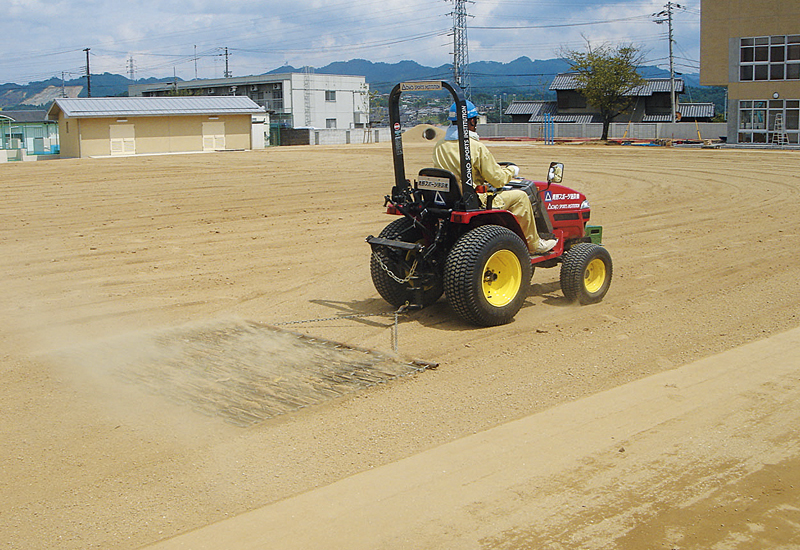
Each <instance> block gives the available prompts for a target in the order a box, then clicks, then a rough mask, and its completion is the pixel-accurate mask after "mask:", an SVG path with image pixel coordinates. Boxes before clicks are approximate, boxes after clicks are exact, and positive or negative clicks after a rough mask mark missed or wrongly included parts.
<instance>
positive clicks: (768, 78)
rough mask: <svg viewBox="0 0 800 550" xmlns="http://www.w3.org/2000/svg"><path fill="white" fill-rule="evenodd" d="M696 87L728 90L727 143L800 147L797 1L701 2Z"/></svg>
mask: <svg viewBox="0 0 800 550" xmlns="http://www.w3.org/2000/svg"><path fill="white" fill-rule="evenodd" d="M701 13H702V15H701V23H700V28H701V31H700V82H701V84H704V85H709V86H727V88H728V141H729V142H731V143H780V144H789V145H798V143H800V0H763V1H759V2H753V1H752V0H702V3H701Z"/></svg>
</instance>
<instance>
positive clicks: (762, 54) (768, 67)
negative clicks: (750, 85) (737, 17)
mask: <svg viewBox="0 0 800 550" xmlns="http://www.w3.org/2000/svg"><path fill="white" fill-rule="evenodd" d="M739 80H740V81H742V82H748V81H756V80H800V35H783V36H760V37H755V38H741V39H740V41H739Z"/></svg>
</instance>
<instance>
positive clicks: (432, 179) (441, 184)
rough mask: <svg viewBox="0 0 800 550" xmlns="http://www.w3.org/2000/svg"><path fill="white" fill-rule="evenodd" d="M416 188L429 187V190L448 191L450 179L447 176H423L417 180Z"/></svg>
mask: <svg viewBox="0 0 800 550" xmlns="http://www.w3.org/2000/svg"><path fill="white" fill-rule="evenodd" d="M417 189H429V190H431V191H444V192H445V193H447V192H448V191H450V180H449V179H447V178H437V177H436V176H425V177H424V178H420V179H419V181H418V182H417Z"/></svg>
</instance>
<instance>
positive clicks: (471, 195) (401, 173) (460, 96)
mask: <svg viewBox="0 0 800 550" xmlns="http://www.w3.org/2000/svg"><path fill="white" fill-rule="evenodd" d="M443 89H444V90H447V91H448V92H450V95H452V96H453V100H454V101H455V103H456V114H457V116H458V143H459V151H460V153H461V200H462V202H463V206H464V208H465V209H466V210H473V209H479V208H480V200H479V199H478V195H477V193H476V192H475V184H474V183H473V181H472V155H471V154H470V150H469V128H468V126H467V99H466V97H465V96H464V91H463V90H462V89H461V88H460V87H459V86H458V85H455V84H450V83H449V82H446V81H443V80H425V81H416V82H401V83H399V84H397V85H396V86H395V87H394V88H393V89H392V92H391V94H389V125H390V126H391V129H392V158H393V160H394V181H395V191H393V193H392V195H394V194H395V192H400V191H402V190H404V189H406V188H408V187H409V181H408V180H407V179H406V168H405V162H404V159H403V129H402V125H401V124H400V95H402V93H403V92H434V91H441V90H443Z"/></svg>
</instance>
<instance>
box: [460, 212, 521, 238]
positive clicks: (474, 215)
mask: <svg viewBox="0 0 800 550" xmlns="http://www.w3.org/2000/svg"><path fill="white" fill-rule="evenodd" d="M450 221H451V222H452V223H457V224H462V225H465V226H467V227H468V229H472V228H474V227H478V226H481V225H499V226H501V227H507V228H508V229H510V230H511V231H513V232H514V233H516V234H517V235H518V236H519V238H520V239H522V242H526V237H525V234H524V233H523V232H522V229H521V228H520V225H519V222H518V221H517V218H516V216H514V214H512V213H511V212H509V211H508V210H468V211H466V212H453V213H452V214H451V215H450Z"/></svg>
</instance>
